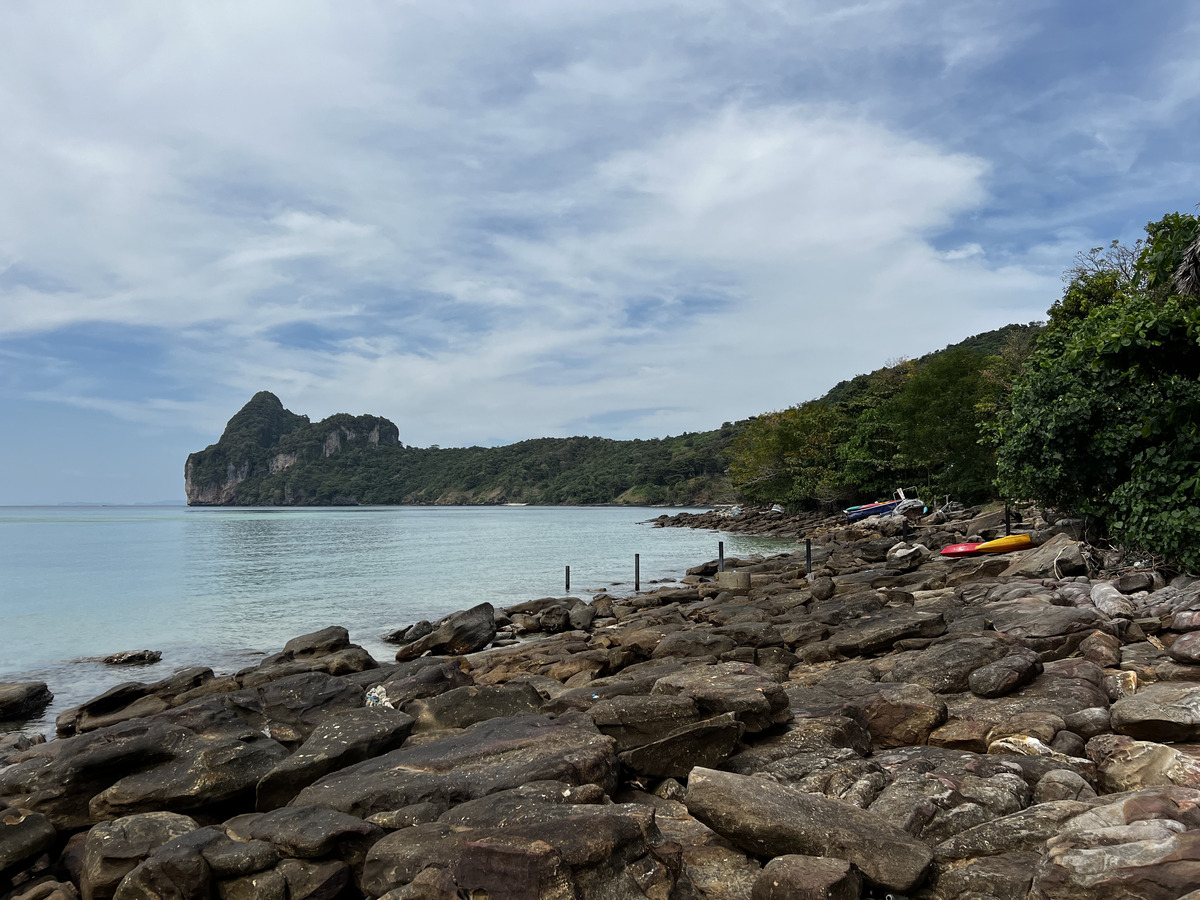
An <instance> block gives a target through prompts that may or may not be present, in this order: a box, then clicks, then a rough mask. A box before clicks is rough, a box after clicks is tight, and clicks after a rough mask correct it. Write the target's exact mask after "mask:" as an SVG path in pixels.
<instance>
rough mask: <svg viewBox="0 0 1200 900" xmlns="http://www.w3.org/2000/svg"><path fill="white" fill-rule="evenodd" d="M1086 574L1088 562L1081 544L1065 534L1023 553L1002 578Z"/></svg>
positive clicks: (1055, 576) (1059, 576)
mask: <svg viewBox="0 0 1200 900" xmlns="http://www.w3.org/2000/svg"><path fill="white" fill-rule="evenodd" d="M1086 573H1087V562H1086V561H1085V560H1084V558H1083V551H1082V550H1081V549H1080V547H1079V543H1078V542H1077V541H1073V540H1071V538H1070V537H1068V536H1067V535H1065V534H1056V535H1054V537H1052V538H1050V540H1048V541H1046V542H1045V543H1044V544H1042V545H1041V546H1040V547H1035V548H1033V549H1032V550H1026V551H1025V552H1024V553H1022V554H1021V555H1020V556H1019V557H1018V558H1017V559H1016V560H1015V561H1014V562H1013V563H1012V565H1010V566H1009V567H1008V568H1007V569H1005V570H1004V571H1003V572H1002V573H1001V576H1002V577H1005V576H1016V575H1021V576H1024V577H1026V578H1062V577H1064V576H1068V575H1083V574H1086Z"/></svg>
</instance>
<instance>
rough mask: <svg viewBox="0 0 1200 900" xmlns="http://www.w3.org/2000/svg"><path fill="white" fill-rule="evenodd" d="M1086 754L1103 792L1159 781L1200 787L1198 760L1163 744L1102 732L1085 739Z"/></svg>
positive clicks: (1149, 784)
mask: <svg viewBox="0 0 1200 900" xmlns="http://www.w3.org/2000/svg"><path fill="white" fill-rule="evenodd" d="M1087 755H1088V757H1089V758H1090V759H1091V760H1092V761H1093V762H1095V763H1096V774H1097V777H1098V778H1099V783H1100V788H1101V790H1102V791H1103V792H1104V793H1106V794H1115V793H1119V792H1122V791H1139V790H1142V789H1143V788H1148V787H1152V786H1154V785H1160V784H1175V785H1179V786H1181V787H1191V788H1197V787H1200V760H1197V759H1196V757H1195V756H1193V755H1191V754H1189V753H1184V752H1181V751H1180V750H1177V749H1175V748H1174V747H1168V746H1167V745H1165V744H1156V743H1154V742H1152V741H1136V740H1134V739H1133V738H1129V737H1124V736H1123V735H1117V734H1102V735H1099V736H1097V737H1094V738H1092V739H1091V740H1090V741H1088V743H1087Z"/></svg>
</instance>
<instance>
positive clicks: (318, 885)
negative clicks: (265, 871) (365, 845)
mask: <svg viewBox="0 0 1200 900" xmlns="http://www.w3.org/2000/svg"><path fill="white" fill-rule="evenodd" d="M275 871H277V872H278V873H279V874H280V875H282V876H283V880H284V881H285V882H286V883H287V896H288V900H334V898H337V897H341V896H344V894H345V892H346V891H347V890H348V889H349V888H350V886H351V882H352V880H353V879H352V875H353V873H352V872H351V870H350V867H349V866H348V865H346V864H345V863H344V862H341V861H340V860H336V859H332V860H328V861H325V862H309V861H307V860H299V859H285V860H283V862H281V863H280V864H279V865H278V866H277V867H276V869H275Z"/></svg>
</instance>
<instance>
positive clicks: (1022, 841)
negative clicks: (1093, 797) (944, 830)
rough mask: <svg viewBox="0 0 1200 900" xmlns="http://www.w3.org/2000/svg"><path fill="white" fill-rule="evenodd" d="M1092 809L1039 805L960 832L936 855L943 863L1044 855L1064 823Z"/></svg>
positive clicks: (1062, 803) (1069, 803) (1063, 803)
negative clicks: (1024, 853)
mask: <svg viewBox="0 0 1200 900" xmlns="http://www.w3.org/2000/svg"><path fill="white" fill-rule="evenodd" d="M1091 808H1092V804H1090V803H1087V802H1082V801H1078V800H1056V801H1052V802H1049V803H1039V804H1038V805H1037V806H1031V807H1029V808H1028V809H1023V810H1020V811H1019V812H1015V813H1012V814H1010V815H1007V816H1001V817H999V818H996V819H992V820H991V821H989V822H984V823H981V824H979V825H975V826H972V827H971V828H967V829H965V830H963V831H960V832H959V833H958V834H956V835H954V837H951V838H948V839H946V840H944V841H942V843H940V844H938V845H937V847H936V851H935V852H936V854H937V858H938V860H939V862H940V861H943V860H958V859H977V858H980V857H985V856H998V855H1000V854H1003V853H1013V852H1018V851H1041V849H1042V847H1043V846H1044V845H1045V843H1046V841H1047V840H1048V839H1049V838H1051V837H1052V836H1054V835H1056V834H1058V833H1059V832H1060V831H1061V830H1062V828H1063V823H1065V822H1067V821H1068V820H1070V819H1072V818H1074V817H1075V816H1077V815H1079V814H1081V813H1084V812H1087V811H1088V810H1089V809H1091Z"/></svg>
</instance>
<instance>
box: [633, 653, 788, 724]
mask: <svg viewBox="0 0 1200 900" xmlns="http://www.w3.org/2000/svg"><path fill="white" fill-rule="evenodd" d="M650 693H651V695H652V696H667V697H686V698H689V699H691V700H692V701H694V702H695V704H696V706H697V708H698V709H699V710H700V711H701V712H702V713H704V714H706V715H708V716H714V715H719V714H721V713H726V712H731V713H733V714H734V715H735V716H736V717H737V720H738V721H739V722H741V723H742V724H743V725H744V726H745V728H746V731H748V732H759V731H762V730H763V729H765V728H769V727H770V726H772V725H779V724H782V723H784V722H787V721H788V720H790V719H791V717H792V712H791V709H790V708H789V705H788V697H787V694H786V693H785V692H784V690H783V688H782V687H780V685H779V683H778V682H777V681H775V680H774V679H773V678H771V677H770V676H769V675H768V674H767V673H766V672H764V671H763V670H762V669H760V668H758V667H757V666H753V665H743V664H741V663H722V664H720V665H716V666H694V667H692V668H690V669H685V670H684V671H682V672H680V673H678V674H675V675H666V676H664V677H662V678H660V679H658V681H656V682H655V683H654V687H653V688H652V689H651V692H650Z"/></svg>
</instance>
